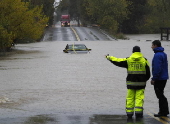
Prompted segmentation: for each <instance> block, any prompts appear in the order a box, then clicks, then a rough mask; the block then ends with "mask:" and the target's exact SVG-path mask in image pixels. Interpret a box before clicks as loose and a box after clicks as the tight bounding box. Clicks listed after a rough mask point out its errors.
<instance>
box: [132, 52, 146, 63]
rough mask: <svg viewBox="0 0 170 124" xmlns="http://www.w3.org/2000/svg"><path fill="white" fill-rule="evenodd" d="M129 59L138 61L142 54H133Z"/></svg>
mask: <svg viewBox="0 0 170 124" xmlns="http://www.w3.org/2000/svg"><path fill="white" fill-rule="evenodd" d="M130 58H131V59H133V60H134V61H139V60H140V59H142V58H143V54H142V53H141V52H134V53H133V54H132V55H131V56H130Z"/></svg>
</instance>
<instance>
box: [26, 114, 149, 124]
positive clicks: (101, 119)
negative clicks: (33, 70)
mask: <svg viewBox="0 0 170 124" xmlns="http://www.w3.org/2000/svg"><path fill="white" fill-rule="evenodd" d="M53 123H54V124H146V123H144V119H143V118H141V119H136V118H133V119H127V117H126V115H92V116H90V117H89V116H88V117H87V118H84V117H83V116H81V115H78V116H77V115H65V116H62V117H58V119H57V116H50V115H38V116H35V117H30V118H28V119H27V120H26V121H25V122H24V124H53Z"/></svg>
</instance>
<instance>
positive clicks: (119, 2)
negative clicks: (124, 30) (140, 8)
mask: <svg viewBox="0 0 170 124" xmlns="http://www.w3.org/2000/svg"><path fill="white" fill-rule="evenodd" d="M84 1H85V3H86V4H84V7H85V8H86V12H87V15H88V16H89V17H90V18H91V20H92V21H93V22H94V23H97V24H99V25H101V27H103V28H106V29H110V30H112V31H113V32H118V30H119V25H121V23H122V21H123V20H124V19H126V18H127V15H128V10H127V6H128V4H129V2H127V1H126V0H93V1H92V0H84Z"/></svg>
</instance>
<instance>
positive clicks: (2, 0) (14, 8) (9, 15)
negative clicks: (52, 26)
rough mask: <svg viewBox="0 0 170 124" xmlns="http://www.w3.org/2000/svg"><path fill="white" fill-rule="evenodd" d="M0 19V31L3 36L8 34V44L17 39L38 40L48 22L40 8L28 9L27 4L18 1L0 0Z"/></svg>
mask: <svg viewBox="0 0 170 124" xmlns="http://www.w3.org/2000/svg"><path fill="white" fill-rule="evenodd" d="M0 18H1V20H0V25H1V31H3V32H4V35H5V33H7V34H9V35H7V37H8V36H10V38H9V40H7V41H6V42H9V43H10V42H11V40H12V41H13V42H15V41H16V40H18V39H20V40H22V39H34V40H38V39H39V38H40V37H41V36H42V34H43V32H44V28H45V26H46V24H47V22H48V18H47V17H46V16H45V15H44V14H43V13H42V6H41V7H38V6H37V7H34V8H32V9H29V2H21V1H20V0H12V1H11V0H0ZM11 35H12V36H11ZM3 37H4V36H3ZM6 39H8V38H6ZM1 42H2V41H1ZM3 42H4V41H3Z"/></svg>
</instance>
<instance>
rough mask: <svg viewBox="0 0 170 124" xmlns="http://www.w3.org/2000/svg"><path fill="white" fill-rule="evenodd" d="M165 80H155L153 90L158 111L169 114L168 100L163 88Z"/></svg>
mask: <svg viewBox="0 0 170 124" xmlns="http://www.w3.org/2000/svg"><path fill="white" fill-rule="evenodd" d="M166 82H167V80H158V81H155V84H154V90H155V94H156V96H157V98H158V102H159V113H160V114H165V115H167V114H169V107H168V100H167V98H166V97H165V95H164V88H165V86H166Z"/></svg>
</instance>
